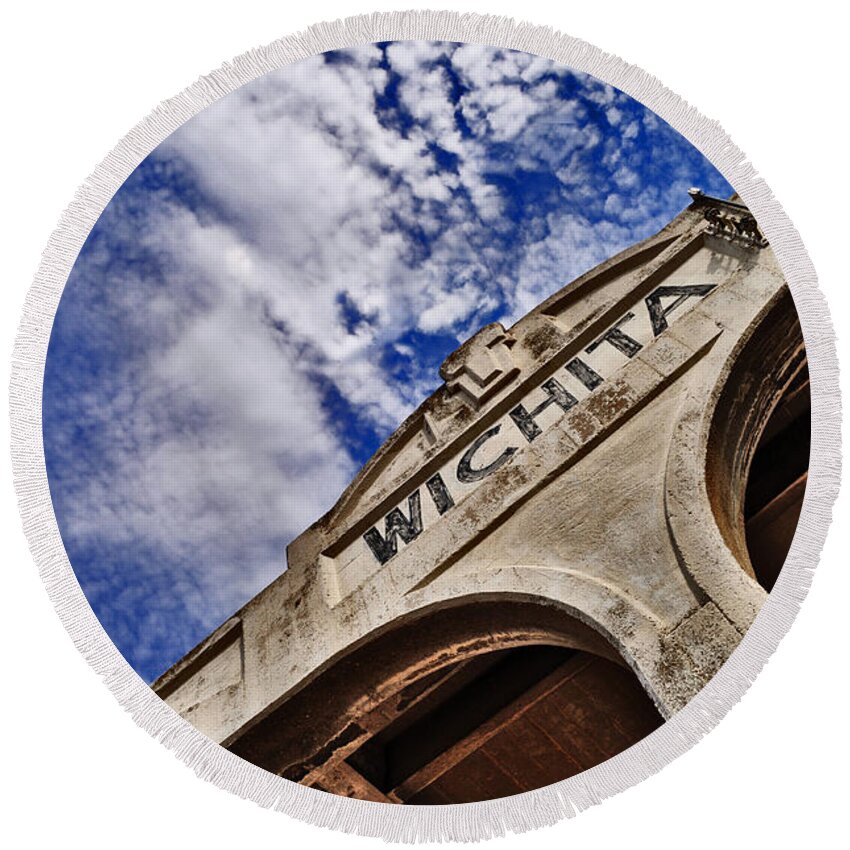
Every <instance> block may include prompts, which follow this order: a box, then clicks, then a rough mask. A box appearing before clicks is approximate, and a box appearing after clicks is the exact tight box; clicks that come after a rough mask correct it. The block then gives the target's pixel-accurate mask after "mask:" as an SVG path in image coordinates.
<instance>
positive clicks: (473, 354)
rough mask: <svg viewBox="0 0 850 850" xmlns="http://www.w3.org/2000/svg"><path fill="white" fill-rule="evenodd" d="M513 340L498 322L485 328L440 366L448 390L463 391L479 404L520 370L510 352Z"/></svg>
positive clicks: (473, 402)
mask: <svg viewBox="0 0 850 850" xmlns="http://www.w3.org/2000/svg"><path fill="white" fill-rule="evenodd" d="M514 342H515V340H514V339H513V337H512V336H510V335H509V334H507V333H506V332H505V329H504V327H503V326H502V325H501V324H499V323H498V322H495V323H493V324H491V325H486V326H485V327H483V328H482V329H481V330H480V331H478V333H477V334H475V336H473V337H471V338H470V339H468V340H467V341H466V342H465V343H464V344H463V345H462V346H461V347H460V348H458V349H457V350H456V351H454V352H452V353H451V354H450V355H449V356H448V357H447V358H446V359H445V361H444V362H443V365H442V366H440V377H441V378H442V379H443V380H444V381H445V382H446V386H447V388H448V390H449V392H450V393H452V394H454V393H456V392H462V393H463V395H464V396H465V397H466V398H467V400H468V401H469V402H470V404H471V405H472V406H473V407H475V408H478V407H480V406H481V404H483V403H484V402H485V401H486V400H487V399H489V398H491V397H492V396H493V395H494V394H495V393H496V392H497V391H498V390H499V389H501V388H502V387H503V386H504V385H505V384H506V383H508V382H509V381H510V380H511V379H512V378H513V377H514V376H515V375H516V374H517V373H518V371H519V369H518V368H517V367H516V366H515V365H514V362H513V357H512V355H511V351H510V349H511V348H512V346H513V345H514Z"/></svg>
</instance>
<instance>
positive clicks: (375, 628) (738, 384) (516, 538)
mask: <svg viewBox="0 0 850 850" xmlns="http://www.w3.org/2000/svg"><path fill="white" fill-rule="evenodd" d="M440 375H441V377H442V379H443V380H444V384H443V385H442V386H441V387H440V388H439V389H438V390H437V391H436V392H435V393H434V394H433V395H432V396H431V397H430V398H428V399H427V400H426V401H425V402H424V403H423V404H422V405H421V406H420V407H419V409H418V410H416V412H415V413H413V414H412V415H411V416H410V417H409V418H408V419H407V420H406V421H405V422H404V423H403V424H402V425H401V426H400V427H399V428H398V430H397V431H396V432H395V433H394V434H393V435H392V436H391V437H390V438H389V439H388V440H387V441H386V443H385V444H384V445H383V446H382V447H381V448H380V449H379V451H378V452H377V453H376V454H375V455H374V456H373V457H372V459H371V460H370V461H369V462H368V463H367V464H366V465H365V466H364V467H363V469H362V470H361V471H360V473H359V474H358V476H357V477H356V478H355V480H354V481H353V482H352V483H351V485H350V486H349V487H348V489H347V490H346V491H345V492H344V493H343V494H342V496H341V497H340V499H339V501H338V502H337V504H336V505H335V506H334V508H333V509H332V510H331V511H330V512H329V513H328V514H327V515H326V516H324V517H322V518H321V519H320V520H319V521H318V522H317V523H315V524H314V525H313V526H311V527H310V528H309V529H307V530H306V531H305V532H304V533H303V534H301V536H300V537H298V538H297V539H296V540H295V541H293V543H292V544H291V545H290V546H289V548H288V552H287V556H288V569H287V571H286V572H285V573H283V574H282V575H281V576H280V577H279V578H278V579H277V580H276V581H274V582H273V583H272V584H271V585H269V586H268V587H267V588H266V589H265V590H263V591H262V592H261V593H260V594H258V595H257V596H256V597H255V598H254V599H253V600H251V601H250V602H249V603H248V604H247V605H245V606H244V608H242V610H240V611H239V612H238V613H237V614H236V615H234V616H233V617H232V618H231V619H230V620H228V621H227V622H226V623H225V624H224V625H223V626H221V628H219V629H218V630H216V631H215V632H214V633H213V634H211V635H210V636H209V637H208V638H207V639H206V640H205V641H203V642H202V643H201V644H200V645H199V646H198V647H196V648H195V649H194V650H193V651H192V652H190V653H189V654H188V655H187V656H186V657H185V658H184V659H183V660H181V661H180V662H178V663H177V664H176V665H175V666H174V667H173V668H172V669H171V670H169V671H168V672H167V673H165V674H164V675H163V676H162V677H161V678H160V679H159V680H158V681H157V682H155V683H154V686H153V687H154V689H155V690H156V692H157V693H158V694H159V695H160V696H161V697H162V698H163V699H164V700H165V701H166V702H167V703H169V704H170V705H171V706H172V707H173V708H174V709H175V710H176V711H178V712H180V713H181V714H182V715H183V716H184V717H186V718H187V719H188V720H190V721H191V722H192V723H193V724H194V725H195V726H196V727H197V728H198V729H200V730H201V731H202V732H204V733H205V734H207V735H208V736H209V737H211V738H212V739H213V740H215V741H217V742H219V743H221V744H222V745H223V746H225V747H227V748H229V749H230V750H232V751H233V752H235V753H237V754H239V755H241V756H243V757H244V758H245V759H247V760H248V761H250V762H253V763H254V764H257V765H259V766H261V767H263V768H265V769H267V770H270V771H272V772H274V773H277V774H280V775H282V776H285V777H287V778H290V779H292V780H294V781H298V782H302V783H305V784H307V785H311V786H314V787H317V788H320V789H323V790H326V791H330V792H333V793H338V794H344V795H347V796H354V797H360V798H364V799H368V800H380V801H383V802H393V803H413V804H417V803H450V802H464V801H471V800H479V799H489V798H493V797H499V796H504V795H507V794H513V793H518V792H520V791H525V790H530V789H532V788H535V787H540V786H542V785H545V784H549V783H551V782H554V781H557V780H559V779H562V778H565V777H567V776H570V775H573V774H575V773H578V772H580V771H581V770H584V769H586V768H588V767H591V766H593V765H594V764H597V763H599V762H601V761H603V760H605V759H607V758H609V757H610V756H612V755H614V754H616V753H617V752H620V751H622V750H623V749H625V748H627V747H628V746H630V745H631V744H632V743H634V742H635V741H637V740H639V739H640V738H641V737H643V736H644V735H646V734H648V733H649V732H650V731H652V730H653V729H655V728H656V727H657V726H659V725H660V724H661V723H662V722H663V721H664V719H666V718H667V717H669V716H670V715H672V714H673V713H674V712H676V711H677V710H678V709H679V708H681V707H682V706H683V705H685V703H687V702H688V701H689V700H690V699H691V698H692V697H693V696H694V695H695V694H696V693H697V691H699V690H700V688H702V687H703V686H704V685H705V684H706V683H707V682H708V681H709V679H710V678H711V677H712V676H713V675H714V673H715V672H716V671H717V670H718V669H719V667H720V666H721V665H722V664H723V662H724V661H725V660H726V658H728V656H729V655H730V653H731V652H732V651H733V650H734V649H735V647H736V646H737V644H738V642H739V641H740V639H741V637H742V635H743V634H744V632H745V631H746V630H747V628H748V627H749V626H750V624H751V623H752V621H753V619H754V617H755V616H756V614H757V612H758V610H759V608H760V606H761V604H762V602H763V600H764V598H765V595H766V593H767V592H768V591H769V589H770V587H771V586H772V584H773V582H774V581H775V579H776V576H777V573H778V571H779V569H780V568H781V565H782V562H783V560H784V557H785V554H786V552H787V549H788V547H789V546H790V542H791V539H792V537H793V533H794V529H795V527H796V522H797V518H798V516H799V512H800V508H801V505H802V499H803V494H804V490H805V482H806V470H807V466H808V439H809V431H808V428H809V424H810V423H809V394H808V374H807V369H806V356H805V348H804V345H803V339H802V335H801V331H800V326H799V323H798V321H797V315H796V311H795V309H794V305H793V302H792V299H791V296H790V293H789V291H788V288H787V286H786V284H785V282H784V280H783V277H782V274H781V272H780V269H779V267H778V265H777V262H776V259H775V257H774V255H773V253H772V251H771V250H770V247H769V246H768V245H767V244H766V242H765V240H764V239H763V237H762V235H761V233H760V232H759V230H758V226H757V224H756V222H755V221H754V220H753V218H752V217H751V216H750V214H749V212H748V211H747V209H746V208H745V207H743V206H742V205H741V204H740V203H739V202H738V201H737V200H731V201H729V200H721V199H717V198H710V197H708V196H706V195H704V194H702V193H701V192H698V191H696V190H694V191H692V193H691V204H690V206H689V207H688V208H687V209H686V210H685V211H684V212H682V213H681V214H680V215H679V216H678V217H677V218H675V219H674V220H673V221H672V222H671V223H670V224H669V225H668V226H667V227H665V228H664V229H663V230H661V231H660V232H659V233H657V234H656V235H655V236H652V237H651V238H649V239H647V240H645V241H643V242H641V243H639V244H637V245H635V246H633V247H631V248H629V249H628V250H626V251H624V252H622V253H621V254H619V255H617V256H615V257H613V258H612V259H610V260H608V261H606V262H604V263H602V264H601V265H600V266H598V267H596V268H594V269H593V270H591V271H590V272H588V273H586V274H585V275H583V276H582V277H580V278H579V279H577V280H575V281H573V282H572V283H570V284H569V285H567V286H566V287H564V288H563V289H562V290H560V291H559V292H557V293H556V294H555V295H553V296H552V297H551V298H549V299H547V300H546V301H545V302H543V303H542V304H540V305H539V306H538V307H536V308H535V309H534V310H532V311H531V312H530V313H529V314H528V315H527V316H525V317H524V318H523V319H521V320H520V321H519V322H517V324H515V325H514V326H513V327H511V328H509V329H507V330H506V329H505V328H503V327H502V326H501V325H499V324H493V325H488V326H487V327H485V328H483V329H481V330H480V331H479V332H478V333H477V334H476V335H475V336H473V337H472V338H471V339H469V340H468V341H467V342H466V343H465V344H464V345H462V346H461V347H460V348H459V349H458V350H457V351H455V352H454V353H453V354H452V355H451V356H450V357H449V358H448V359H447V360H446V361H445V363H444V364H443V366H442V367H441V370H440Z"/></svg>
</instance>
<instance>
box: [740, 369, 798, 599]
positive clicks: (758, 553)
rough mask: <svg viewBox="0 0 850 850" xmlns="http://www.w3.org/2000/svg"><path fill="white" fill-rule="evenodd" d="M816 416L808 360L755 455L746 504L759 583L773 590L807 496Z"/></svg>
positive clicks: (749, 545) (770, 421)
mask: <svg viewBox="0 0 850 850" xmlns="http://www.w3.org/2000/svg"><path fill="white" fill-rule="evenodd" d="M811 431H812V413H811V396H810V394H809V372H808V368H807V365H806V363H805V362H804V363H803V364H802V366H801V367H800V369H799V371H798V372H797V374H796V375H795V376H794V377H793V379H792V380H791V382H790V383H789V385H788V386H787V387H786V389H785V391H784V392H783V394H782V397H781V398H780V400H779V403H778V404H777V406H776V408H775V409H774V411H773V413H772V414H771V415H770V418H769V419H768V421H767V424H766V426H765V428H764V431H763V432H762V434H761V437H760V438H759V443H758V446H757V447H756V451H755V454H754V455H753V460H752V464H751V466H750V474H749V478H748V481H747V493H746V498H745V503H744V521H745V527H746V538H747V550H748V551H749V555H750V562H751V563H752V565H753V571H754V572H755V575H756V579H758V582H759V584H761V585H762V587H764V589H765V590H768V591H769V590H771V589H772V588H773V585H774V584H775V582H776V579H777V577H778V576H779V571H780V570H781V569H782V565H783V564H784V563H785V558H786V557H787V555H788V550H789V549H790V547H791V542H792V540H793V539H794V532H795V530H796V528H797V522H798V520H799V519H800V511H801V510H802V507H803V496H804V495H805V492H806V481H807V479H808V471H809V450H810V445H811Z"/></svg>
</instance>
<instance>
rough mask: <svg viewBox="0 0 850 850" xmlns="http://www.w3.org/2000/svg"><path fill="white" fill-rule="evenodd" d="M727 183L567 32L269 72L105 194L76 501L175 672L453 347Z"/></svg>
mask: <svg viewBox="0 0 850 850" xmlns="http://www.w3.org/2000/svg"><path fill="white" fill-rule="evenodd" d="M691 186H699V187H701V188H702V189H704V190H705V191H707V192H709V193H711V194H716V195H721V196H725V195H728V194H730V193H731V191H732V190H731V187H730V186H729V185H728V184H727V183H726V181H725V180H724V179H723V178H722V177H721V176H720V175H719V174H718V173H717V172H716V171H715V169H714V168H713V167H712V166H711V165H710V164H709V163H708V162H707V161H706V160H705V159H704V158H703V157H702V155H701V154H699V153H698V152H697V151H696V150H695V149H694V148H693V147H691V146H690V145H689V144H688V143H687V142H686V141H685V140H684V139H683V138H682V137H681V136H679V135H678V134H677V133H675V132H674V131H673V130H672V129H671V128H670V127H669V126H667V125H666V124H665V123H664V122H663V121H661V120H660V119H659V118H657V117H656V116H655V115H654V114H653V113H651V112H649V111H648V110H646V109H645V108H644V107H642V106H641V105H640V104H639V103H637V102H636V101H634V100H632V99H631V98H629V97H627V96H626V95H624V94H623V93H621V92H619V91H617V90H616V89H613V88H611V87H610V86H607V85H604V84H603V83H600V82H599V81H597V80H595V79H593V78H591V77H588V76H586V75H583V74H579V73H576V72H574V71H571V70H570V69H568V68H566V67H564V66H560V65H556V64H554V63H552V62H549V61H548V60H543V59H539V58H536V57H533V56H530V55H528V54H524V53H518V52H513V51H504V50H496V49H493V48H488V47H481V46H473V45H455V44H449V43H425V42H402V43H396V44H391V45H372V46H367V47H362V48H357V49H354V50H347V51H339V52H335V53H330V54H325V55H324V56H320V57H315V58H312V59H308V60H305V61H302V62H299V63H297V64H295V65H291V66H289V67H286V68H283V69H281V70H280V71H276V72H274V73H272V74H268V75H266V76H265V77H263V78H261V79H259V80H257V81H255V82H253V83H251V84H249V85H246V86H244V87H242V88H241V89H239V90H238V91H236V92H234V93H233V94H231V95H229V96H228V97H226V98H224V99H222V100H221V101H219V102H218V103H216V104H215V105H214V106H212V107H210V108H208V109H207V110H205V111H204V112H202V113H201V114H200V115H198V116H197V117H195V118H194V119H193V120H191V121H189V122H188V123H187V124H185V125H184V126H183V127H182V128H181V129H180V130H179V131H178V132H176V133H175V134H173V135H172V136H171V137H169V139H167V140H166V141H165V142H164V143H163V144H162V145H160V147H159V148H157V149H156V150H155V151H154V153H152V154H151V155H150V156H149V157H148V158H147V159H146V160H145V161H144V162H143V163H142V164H141V165H140V166H139V167H138V168H137V169H136V171H135V172H134V173H133V174H132V175H131V177H130V178H129V179H128V180H127V182H126V183H125V184H124V186H123V187H122V188H121V189H120V190H119V191H118V192H117V193H116V195H115V197H114V198H113V200H112V201H111V203H110V204H109V206H108V207H107V208H106V210H105V211H104V213H103V215H102V216H101V218H100V220H99V221H98V223H97V225H96V226H95V228H94V230H93V231H92V233H91V235H90V237H89V239H88V240H87V242H86V244H85V246H84V247H83V250H82V251H81V253H80V256H79V258H78V260H77V263H76V265H75V266H74V269H73V272H72V273H71V276H70V278H69V281H68V283H67V285H66V288H65V292H64V295H63V297H62V301H61V304H60V307H59V310H58V312H57V315H56V320H55V323H54V327H53V334H52V337H51V342H50V348H49V352H48V359H47V367H46V373H45V384H44V407H43V418H44V438H45V440H44V442H45V455H46V460H47V471H48V477H49V480H50V486H51V493H52V495H53V503H54V507H55V510H56V516H57V520H58V522H59V528H60V530H61V533H62V538H63V540H64V543H65V546H66V549H67V551H68V555H69V557H70V560H71V563H72V565H73V567H74V570H75V572H76V574H77V576H78V578H79V581H80V584H81V586H82V588H83V590H84V592H85V594H86V596H87V598H88V600H89V602H90V603H91V605H92V607H93V608H94V611H95V613H96V614H97V616H98V617H99V618H100V620H101V622H102V623H103V625H104V627H105V629H106V631H107V633H108V634H109V636H110V637H111V638H112V640H113V641H114V642H115V644H116V645H117V647H118V648H119V650H121V652H122V653H123V654H124V656H125V657H126V658H127V660H128V661H129V662H130V664H131V665H132V666H133V667H134V668H135V669H136V670H137V671H138V672H139V673H140V674H141V675H142V676H143V677H144V678H145V679H146V680H148V681H151V680H152V679H153V678H155V677H156V676H157V675H159V674H160V673H161V672H163V671H164V670H165V669H167V668H168V667H169V666H170V665H171V664H172V663H173V662H174V661H176V660H177V659H178V658H180V657H181V656H182V655H183V654H184V653H185V652H186V651H188V650H189V649H191V647H192V646H194V645H195V644H196V643H197V642H198V641H199V640H200V639H201V638H203V637H204V636H205V635H206V634H207V633H208V632H209V631H211V630H212V629H213V628H215V627H216V626H217V625H219V624H220V623H221V622H222V621H223V620H224V619H226V618H227V617H228V616H229V615H230V614H231V613H232V612H233V611H234V610H236V609H237V608H239V607H240V606H241V605H242V604H244V603H245V602H246V601H248V600H249V599H250V598H251V597H252V596H253V595H254V594H256V593H257V592H258V591H259V590H260V589H261V588H263V587H264V586H265V585H266V584H268V583H269V582H270V581H272V580H273V579H274V578H275V577H276V576H278V575H279V574H280V573H281V572H282V571H283V570H284V569H285V567H286V561H285V547H286V544H287V543H288V542H289V541H290V540H291V539H292V538H294V537H295V536H297V535H298V534H299V533H300V532H301V531H302V530H303V529H304V528H306V527H307V526H308V525H309V524H310V523H312V522H313V521H314V520H316V519H317V518H318V517H319V516H321V515H322V514H323V513H324V512H325V511H327V510H328V509H329V508H330V507H331V506H332V505H333V503H334V502H335V500H336V498H337V497H338V496H339V495H340V493H341V492H342V490H343V489H344V487H345V486H346V484H347V483H348V482H349V481H350V480H351V478H352V477H353V476H354V474H356V472H357V470H358V468H359V467H360V466H361V464H362V463H363V462H364V461H365V460H367V459H368V457H369V456H370V455H371V454H372V453H373V452H374V451H375V449H376V448H377V447H378V446H379V445H380V443H381V442H382V441H383V440H384V439H385V438H386V437H387V436H388V435H389V434H390V433H391V432H392V431H393V430H394V428H395V427H396V426H397V425H398V424H399V423H400V422H401V421H402V420H403V419H404V417H405V416H407V414H408V413H410V412H411V411H412V410H413V409H414V408H415V407H416V406H417V405H418V404H419V402H421V401H422V400H423V399H424V398H425V397H426V396H427V395H428V394H429V393H430V392H432V391H433V390H434V389H435V388H436V387H437V385H438V384H439V378H438V376H437V369H438V367H439V365H440V363H441V362H442V360H443V359H444V358H445V356H446V355H447V354H448V353H449V352H451V351H452V350H454V348H456V347H457V345H458V344H459V342H461V341H463V340H464V339H466V338H467V337H469V336H470V335H471V334H472V333H474V332H475V331H476V330H477V329H478V328H479V327H480V326H482V325H483V324H486V323H488V322H492V321H501V322H503V323H504V324H505V325H506V326H507V325H509V324H511V323H512V322H514V321H515V320H516V319H518V318H520V317H521V316H522V315H524V314H525V313H526V312H527V311H528V310H529V309H531V308H532V307H533V306H535V305H536V304H537V303H539V302H540V301H541V300H542V299H543V298H545V297H546V296H548V295H549V294H551V293H552V292H554V291H556V290H558V289H560V288H561V287H562V286H564V285H565V284H566V283H568V282H569V281H570V280H572V279H573V278H575V277H576V276H578V275H579V274H581V273H582V272H584V271H586V270H587V269H588V268H590V267H592V266H593V265H595V264H596V263H598V262H600V261H601V260H603V259H605V258H607V257H609V256H611V255H612V254H614V253H615V252H617V251H619V250H620V249H622V248H624V247H626V246H628V245H630V244H632V243H633V242H635V241H637V240H638V239H641V238H643V237H645V236H648V235H650V234H651V233H654V232H655V231H656V230H658V229H659V228H660V227H661V226H663V225H664V224H666V223H667V222H668V221H669V220H670V219H671V218H672V217H673V216H674V215H675V214H676V213H678V212H679V211H680V210H681V209H683V208H684V207H685V206H686V205H687V203H688V201H689V199H688V195H687V190H688V188H690V187H691Z"/></svg>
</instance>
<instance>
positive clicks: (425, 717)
mask: <svg viewBox="0 0 850 850" xmlns="http://www.w3.org/2000/svg"><path fill="white" fill-rule="evenodd" d="M662 722H663V720H662V717H661V715H660V714H659V713H658V711H657V709H656V708H655V706H654V704H653V702H652V700H651V699H650V698H649V696H648V695H647V694H646V692H645V691H644V689H643V687H642V686H641V684H640V682H639V681H638V679H637V677H636V676H635V674H634V673H633V672H632V671H631V670H630V669H629V667H628V665H627V664H626V663H625V662H624V661H623V659H622V658H620V656H619V655H618V654H617V653H616V651H615V650H614V648H613V647H612V646H611V645H610V644H609V643H608V642H607V641H606V640H605V639H604V638H602V637H601V636H600V635H599V634H598V633H597V632H595V631H594V630H593V629H591V628H590V627H588V626H587V625H585V624H583V623H581V622H579V621H578V620H576V619H575V618H573V617H570V616H569V615H568V614H567V613H565V612H564V611H562V610H560V609H558V608H556V607H555V606H553V605H551V604H540V603H538V602H530V601H521V600H505V599H478V600H475V601H466V602H462V603H454V604H450V605H447V606H446V607H443V608H438V609H436V610H431V611H428V612H425V613H422V614H419V615H417V616H415V617H413V618H411V619H409V620H408V621H406V622H404V623H401V624H396V625H394V626H393V627H392V628H388V629H385V630H383V631H382V633H381V634H379V635H376V636H374V637H373V638H372V639H370V640H369V641H368V642H365V643H363V644H362V645H360V646H358V647H355V648H353V649H352V651H350V652H349V653H347V654H346V655H345V657H343V658H340V659H338V660H337V661H336V663H334V664H333V665H331V666H329V667H328V669H326V670H324V671H323V672H322V673H321V674H320V675H318V676H317V677H316V678H315V679H314V680H313V681H312V682H311V683H310V684H309V685H307V686H306V687H305V688H303V689H302V690H301V691H299V692H298V693H297V694H294V695H292V696H291V697H290V698H289V699H288V700H286V701H285V702H283V703H282V704H281V705H280V706H278V707H277V708H276V709H275V710H274V711H273V712H271V713H270V714H269V715H267V716H266V717H265V718H264V719H262V720H261V721H260V722H259V723H258V724H256V725H255V726H254V727H253V728H252V729H251V730H250V731H249V732H247V733H246V734H245V735H243V736H241V737H240V738H239V740H237V741H234V742H232V743H231V745H230V749H232V750H233V751H234V752H237V753H239V754H240V755H243V756H244V757H245V758H246V759H248V760H250V761H252V762H254V763H255V764H260V765H261V766H263V767H266V768H267V769H269V770H273V771H274V772H276V773H280V774H281V775H283V776H286V777H288V778H290V779H293V780H296V781H300V782H303V783H304V784H307V785H311V786H313V787H316V788H319V789H321V790H326V791H329V792H332V793H337V794H343V795H345V796H350V797H360V798H363V799H370V800H380V801H384V802H391V803H407V804H445V803H461V802H473V801H478V800H488V799H494V798H497V797H503V796H507V795H511V794H518V793H521V792H524V791H530V790H533V789H535V788H539V787H542V786H544V785H549V784H551V783H553V782H557V781H559V780H561V779H566V778H567V777H570V776H573V775H575V774H577V773H580V772H581V771H583V770H586V769H588V768H590V767H593V766H595V765H597V764H600V763H601V762H603V761H606V760H607V759H609V758H611V757H612V756H614V755H616V754H617V753H620V752H622V751H623V750H625V749H627V748H628V747H629V746H631V745H632V744H634V743H636V742H637V741H639V740H640V739H641V738H643V737H645V736H646V735H647V734H649V733H650V732H652V731H653V730H654V729H656V728H657V727H658V726H660V725H661V723H662Z"/></svg>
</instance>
